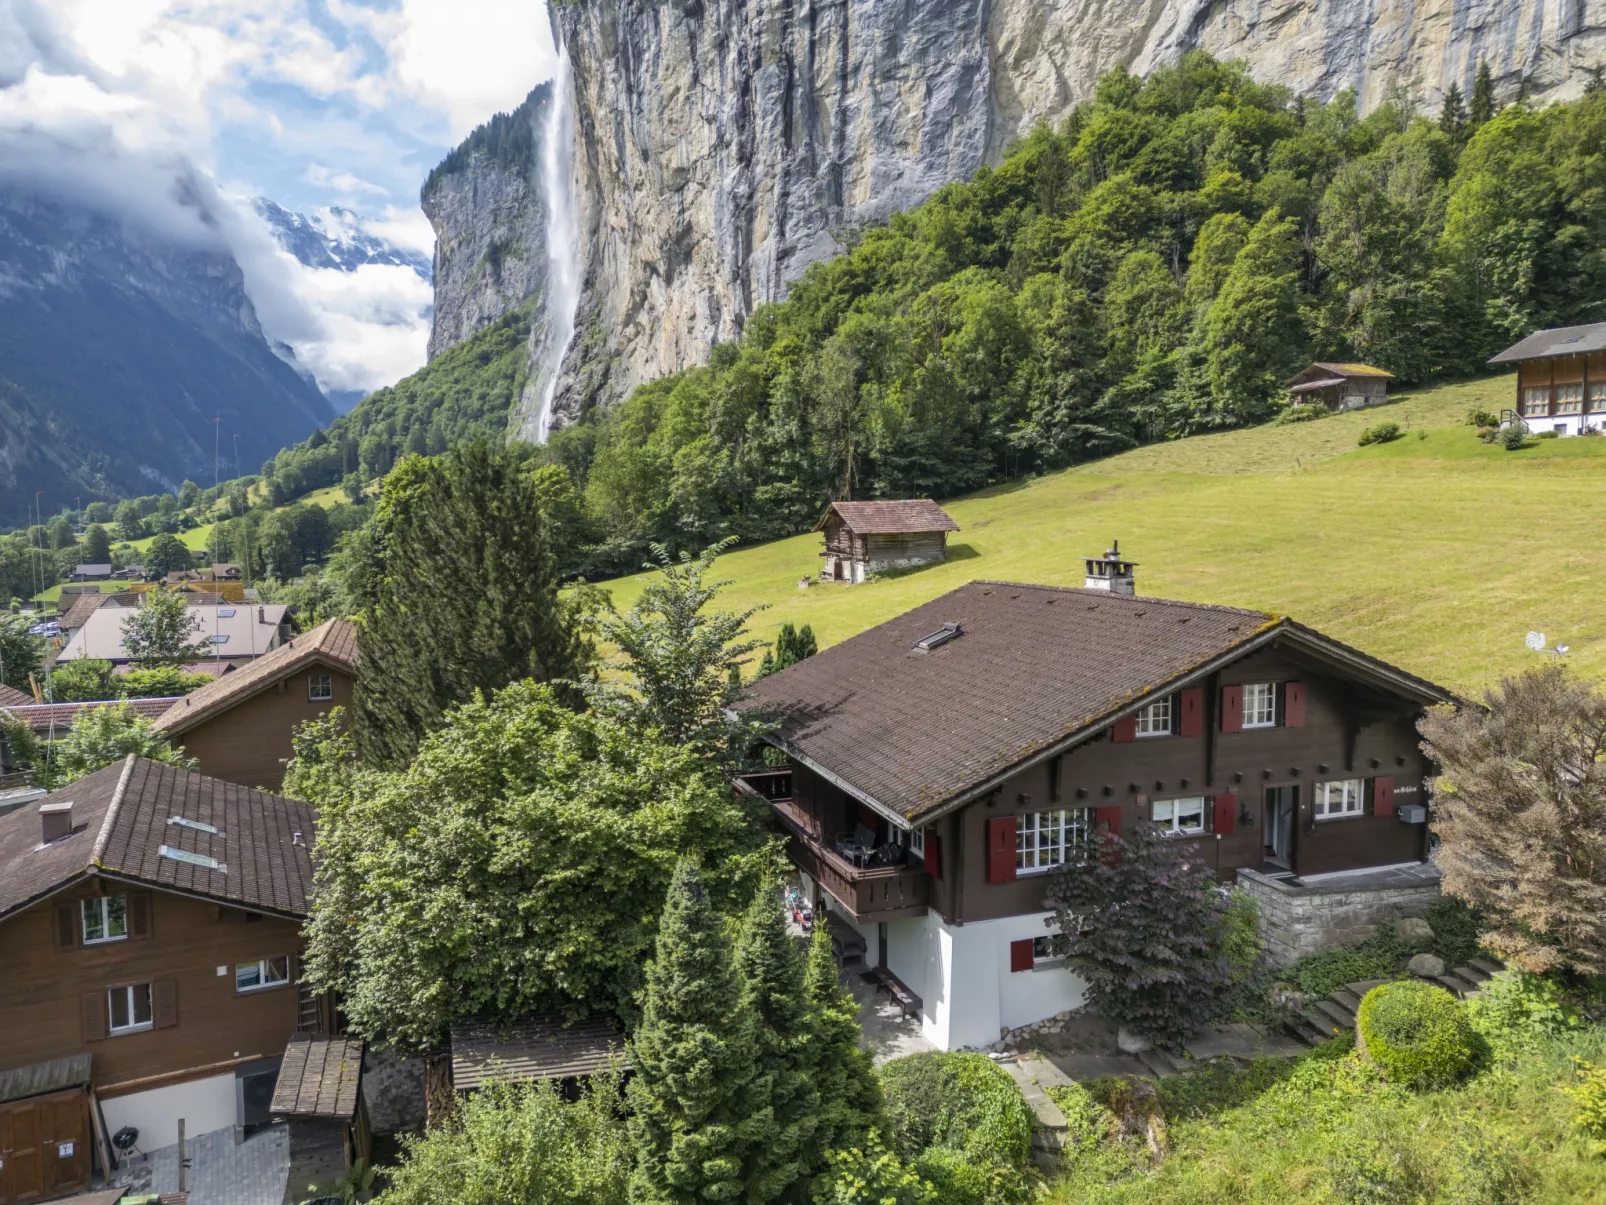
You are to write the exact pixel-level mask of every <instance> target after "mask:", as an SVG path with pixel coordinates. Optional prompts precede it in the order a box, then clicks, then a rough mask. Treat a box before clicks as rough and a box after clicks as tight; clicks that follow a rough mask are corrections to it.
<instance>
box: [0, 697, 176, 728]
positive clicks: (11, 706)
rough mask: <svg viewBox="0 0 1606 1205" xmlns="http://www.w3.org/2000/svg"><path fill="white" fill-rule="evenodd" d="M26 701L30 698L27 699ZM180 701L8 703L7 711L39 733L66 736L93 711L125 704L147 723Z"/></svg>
mask: <svg viewBox="0 0 1606 1205" xmlns="http://www.w3.org/2000/svg"><path fill="white" fill-rule="evenodd" d="M24 697H26V696H24ZM178 699H179V696H178V695H164V696H162V697H160V698H155V699H97V700H94V701H91V702H84V703H35V702H34V701H33V700H32V699H31V698H30V699H28V700H27V702H25V703H4V704H0V705H3V706H4V707H5V709H6V711H8V712H10V713H11V717H12V718H13V719H15V720H18V721H20V722H21V723H24V724H26V725H28V727H29V728H31V729H33V730H34V731H35V732H49V731H51V730H52V729H53V730H55V731H57V732H65V731H66V730H67V729H69V728H71V727H72V726H73V725H74V724H76V723H77V722H78V719H79V717H80V716H82V715H83V714H84V712H86V711H93V710H95V708H97V707H121V706H122V705H123V704H124V703H126V704H128V706H129V707H131V708H133V710H134V714H135V715H140V716H144V717H145V718H146V719H147V720H154V719H156V718H157V717H159V716H161V715H162V714H164V713H165V712H166V711H168V709H170V708H171V707H172V706H173V704H174V703H175V702H177V701H178Z"/></svg>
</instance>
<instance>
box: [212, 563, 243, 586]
mask: <svg viewBox="0 0 1606 1205" xmlns="http://www.w3.org/2000/svg"><path fill="white" fill-rule="evenodd" d="M211 575H212V576H211V580H212V581H214V582H237V581H241V580H242V579H243V578H244V577H245V573H244V572H243V571H242V570H241V568H240V567H239V566H238V565H236V564H234V563H232V562H230V561H219V562H216V563H215V564H213V566H212V569H211Z"/></svg>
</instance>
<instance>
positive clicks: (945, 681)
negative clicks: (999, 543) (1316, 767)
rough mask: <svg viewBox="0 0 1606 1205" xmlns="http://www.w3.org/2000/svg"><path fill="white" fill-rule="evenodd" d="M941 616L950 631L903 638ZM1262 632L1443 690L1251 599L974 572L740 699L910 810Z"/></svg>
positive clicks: (810, 759) (827, 766) (1419, 689)
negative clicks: (922, 644)
mask: <svg viewBox="0 0 1606 1205" xmlns="http://www.w3.org/2000/svg"><path fill="white" fill-rule="evenodd" d="M945 624H958V625H959V628H960V631H961V635H959V636H958V637H957V638H955V639H951V640H949V641H947V642H946V643H943V644H941V645H939V646H938V647H935V648H932V649H930V651H925V652H922V651H919V650H918V649H917V648H916V643H917V642H918V641H920V640H922V639H923V638H924V637H926V636H930V635H932V634H934V633H936V632H938V631H939V629H941V628H942V627H943V626H944V625H945ZM1273 638H1277V639H1284V638H1286V639H1290V640H1298V641H1300V642H1304V643H1306V644H1309V645H1313V646H1320V648H1321V649H1322V650H1324V653H1325V655H1326V656H1327V657H1329V658H1331V659H1335V660H1339V661H1341V662H1342V663H1344V664H1346V665H1356V664H1361V663H1364V665H1365V666H1366V667H1367V672H1369V673H1372V674H1374V675H1378V676H1381V677H1382V678H1384V679H1385V680H1386V681H1388V682H1389V683H1390V684H1392V685H1393V687H1394V688H1395V689H1397V690H1401V691H1405V692H1407V693H1409V694H1410V695H1411V697H1413V698H1417V699H1421V700H1424V701H1436V700H1439V699H1444V698H1448V697H1449V695H1448V693H1447V692H1445V691H1443V690H1441V689H1440V688H1438V687H1436V686H1433V685H1432V684H1431V683H1426V682H1422V681H1421V680H1420V679H1416V678H1412V677H1410V676H1409V675H1407V674H1404V673H1402V672H1400V671H1397V670H1393V669H1392V667H1389V666H1386V665H1384V664H1383V663H1382V662H1378V661H1375V660H1373V659H1371V658H1367V657H1365V656H1364V654H1359V653H1355V652H1354V651H1353V650H1349V649H1346V648H1345V647H1344V646H1342V645H1339V644H1337V642H1334V641H1329V640H1327V639H1326V638H1325V637H1322V636H1320V635H1319V634H1317V633H1315V632H1312V631H1311V630H1310V629H1308V628H1304V627H1302V626H1301V625H1299V624H1295V623H1293V622H1292V621H1291V620H1287V619H1280V618H1277V617H1274V616H1271V615H1267V614H1265V613H1263V612H1260V611H1244V610H1238V609H1236V608H1233V607H1216V606H1206V605H1202V604H1197V603H1182V602H1168V601H1164V600H1161V599H1154V598H1128V597H1123V596H1120V595H1113V594H1108V593H1105V592H1103V591H1096V590H1078V589H1070V588H1064V587H1055V586H1026V585H1014V584H1010V583H1007V582H986V581H980V582H971V583H970V584H969V585H966V586H962V587H960V588H959V589H957V590H955V591H953V592H951V593H949V594H945V595H943V596H942V597H941V598H938V599H935V600H933V601H931V602H929V603H926V604H925V605H924V606H921V607H917V608H915V609H914V610H913V611H909V612H907V613H906V614H904V615H900V616H899V617H898V618H896V619H893V620H889V621H888V622H887V623H884V624H881V625H880V626H879V627H875V628H871V629H870V630H869V631H867V632H863V633H860V634H859V635H858V636H855V637H853V638H852V639H850V640H845V641H843V642H842V643H841V644H838V645H834V646H833V647H831V648H829V649H826V650H825V651H824V652H822V653H819V654H817V655H816V656H813V657H809V658H806V659H805V660H803V661H800V662H798V663H797V664H795V665H793V666H791V667H790V668H788V669H785V670H782V671H781V672H780V673H778V674H774V675H771V676H770V677H767V678H764V679H762V680H761V681H759V682H757V683H756V684H755V685H754V686H753V687H752V688H751V689H750V690H749V691H748V692H747V694H746V695H745V696H744V702H743V706H744V707H749V708H753V709H755V710H758V711H761V712H765V713H768V714H770V715H772V716H773V717H774V718H776V719H778V720H779V721H780V724H781V727H780V729H779V731H778V732H777V733H776V735H775V736H774V737H773V738H771V739H773V740H774V741H775V743H777V744H778V745H780V746H781V747H782V748H783V749H786V750H787V751H788V752H790V753H792V754H793V755H794V756H796V757H798V758H799V759H800V760H802V761H803V762H804V763H805V764H809V765H812V766H814V767H816V768H818V769H821V770H824V771H825V772H826V773H828V774H829V775H831V776H833V777H834V778H835V779H836V780H838V781H839V782H840V783H841V784H842V785H844V786H845V787H846V788H847V789H848V790H849V791H851V792H852V793H853V794H855V795H857V796H859V797H860V798H862V799H865V800H867V801H870V802H872V803H875V804H878V805H880V807H881V808H882V809H883V810H885V811H887V812H891V813H895V814H897V815H900V816H903V817H906V818H911V819H912V818H917V817H920V816H923V815H926V814H929V813H932V812H934V811H936V810H937V809H939V808H941V807H942V806H943V805H944V804H946V803H949V802H950V801H955V800H960V799H962V798H965V797H969V796H970V795H972V794H974V793H975V792H977V791H979V790H982V789H986V788H987V785H988V784H989V783H990V782H992V781H993V780H995V779H997V778H999V777H1001V776H1002V775H1004V774H1006V773H1008V772H1009V771H1010V770H1011V769H1012V768H1014V767H1016V766H1018V765H1020V764H1021V763H1022V762H1025V761H1028V760H1031V759H1033V758H1034V757H1036V756H1038V755H1042V754H1046V752H1047V751H1048V750H1050V749H1052V748H1054V747H1055V746H1059V745H1063V744H1065V743H1066V742H1067V741H1068V740H1069V739H1070V738H1072V737H1075V736H1077V735H1079V734H1083V733H1091V732H1093V731H1095V730H1097V729H1098V728H1100V727H1102V726H1103V725H1105V724H1107V723H1109V722H1110V721H1111V720H1113V719H1115V718H1116V717H1117V715H1119V714H1120V713H1123V712H1126V711H1130V710H1133V709H1134V708H1135V707H1136V706H1137V705H1138V704H1139V702H1140V701H1141V700H1143V699H1144V698H1146V697H1147V696H1150V695H1152V694H1154V693H1156V692H1158V691H1160V690H1162V689H1175V688H1176V686H1177V685H1178V683H1179V680H1181V679H1184V678H1192V677H1195V676H1198V675H1200V674H1202V673H1203V672H1206V671H1207V670H1208V669H1209V668H1210V667H1211V666H1212V665H1213V664H1215V663H1219V662H1220V661H1221V660H1222V659H1225V658H1228V657H1232V656H1238V655H1241V654H1242V653H1243V652H1245V651H1247V649H1248V647H1249V646H1251V645H1253V644H1258V643H1259V642H1261V641H1264V640H1268V639H1273Z"/></svg>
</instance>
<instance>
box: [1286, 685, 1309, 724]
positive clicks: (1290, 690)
mask: <svg viewBox="0 0 1606 1205" xmlns="http://www.w3.org/2000/svg"><path fill="white" fill-rule="evenodd" d="M1304 726H1305V684H1304V683H1303V682H1285V683H1283V727H1285V728H1303V727H1304Z"/></svg>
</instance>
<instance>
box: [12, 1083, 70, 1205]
mask: <svg viewBox="0 0 1606 1205" xmlns="http://www.w3.org/2000/svg"><path fill="white" fill-rule="evenodd" d="M88 1187H89V1093H87V1092H84V1091H82V1090H76V1089H75V1090H74V1091H71V1092H56V1093H52V1094H51V1095H49V1096H36V1097H33V1098H32V1099H30V1100H18V1101H11V1102H9V1103H7V1104H3V1105H0V1205H11V1202H13V1201H38V1200H43V1199H44V1198H46V1197H54V1196H59V1195H61V1194H62V1193H64V1192H73V1191H75V1190H77V1189H81V1188H88Z"/></svg>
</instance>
